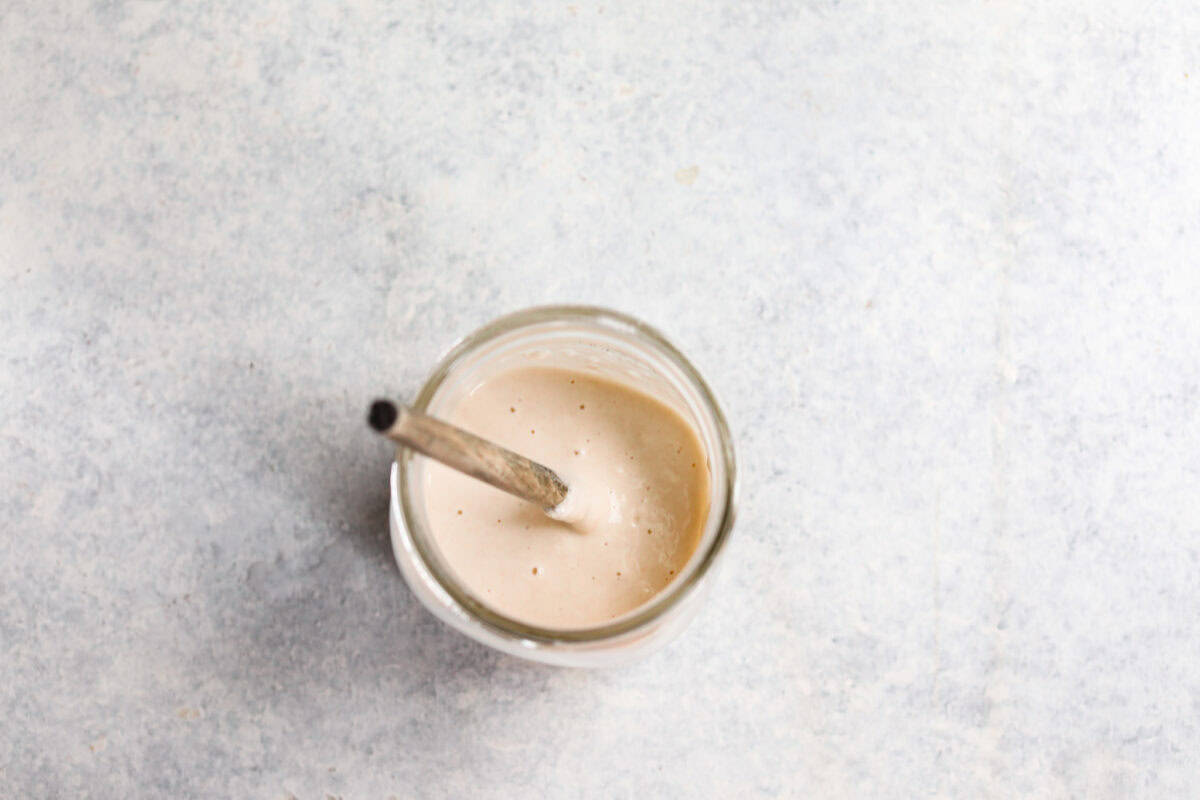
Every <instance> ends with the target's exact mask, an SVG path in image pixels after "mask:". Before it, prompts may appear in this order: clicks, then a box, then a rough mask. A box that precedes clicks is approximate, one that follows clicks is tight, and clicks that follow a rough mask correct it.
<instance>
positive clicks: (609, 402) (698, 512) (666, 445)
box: [425, 368, 709, 628]
mask: <svg viewBox="0 0 1200 800" xmlns="http://www.w3.org/2000/svg"><path fill="white" fill-rule="evenodd" d="M439 415H440V416H442V417H443V418H444V419H446V420H447V421H448V422H452V423H454V424H456V425H459V426H461V427H463V428H466V429H467V430H469V431H472V432H473V433H476V434H478V435H480V436H483V437H485V438H488V439H491V440H492V441H495V442H498V443H499V444H502V445H504V446H505V447H508V448H510V449H512V450H514V451H516V452H518V453H521V454H523V455H526V456H528V457H530V458H532V459H534V460H535V461H540V462H541V463H543V464H545V465H546V466H548V467H550V468H551V469H553V470H554V471H556V472H557V473H558V474H559V475H560V476H562V478H563V479H564V480H565V481H566V483H567V485H568V486H570V487H571V491H570V495H569V496H568V500H567V504H569V506H570V513H569V516H570V518H571V519H572V520H573V521H572V522H571V523H566V522H561V521H556V520H553V519H550V518H549V517H547V516H546V515H545V514H544V513H543V512H542V510H541V509H539V508H537V507H535V506H533V505H531V504H529V503H526V502H524V501H522V500H518V499H517V498H515V497H512V496H510V495H507V494H505V493H504V492H501V491H500V490H498V489H494V488H492V487H491V486H488V485H487V484H484V483H482V482H480V481H477V480H475V479H473V478H469V477H467V476H465V475H462V474H460V473H458V472H455V471H454V470H452V469H450V468H448V467H445V466H443V465H441V464H438V463H436V462H433V461H428V462H427V464H426V476H425V505H426V512H427V516H428V519H429V526H430V529H431V531H432V533H433V537H434V539H435V540H436V542H437V544H438V546H439V547H440V549H441V551H442V554H443V556H444V557H445V559H446V561H447V562H448V563H449V564H450V566H451V567H452V568H453V569H454V571H455V573H456V574H457V575H458V577H459V579H460V580H462V581H463V583H464V584H465V585H466V586H467V588H468V589H469V590H470V591H471V592H472V593H473V594H475V595H476V596H477V597H479V598H481V599H482V600H484V601H485V602H486V603H488V604H489V605H490V606H492V607H493V608H495V609H496V610H497V611H499V612H501V613H503V614H506V615H508V616H511V617H514V618H517V619H520V620H523V621H525V622H527V623H531V624H535V625H541V626H546V627H554V628H579V627H587V626H590V625H597V624H601V623H604V622H607V621H609V620H611V619H613V618H614V617H617V616H620V615H621V614H624V613H625V612H627V611H630V610H631V609H633V608H636V607H637V606H639V605H641V604H642V603H644V602H645V601H647V600H649V599H650V598H651V597H653V596H654V595H655V594H656V593H657V592H659V591H661V590H662V589H663V587H665V586H666V585H667V584H669V583H670V582H671V581H672V580H674V579H675V577H676V576H677V575H679V573H680V571H681V570H682V569H683V566H684V564H686V563H687V560H688V558H689V557H690V556H691V555H692V553H693V552H694V551H695V549H696V545H697V542H698V541H699V538H700V534H701V531H702V530H703V527H704V522H705V519H706V518H707V516H708V495H709V474H708V464H707V461H706V459H705V455H704V448H703V445H702V444H701V442H700V439H699V437H698V436H697V435H696V432H695V430H694V429H693V428H692V426H691V425H690V424H689V423H688V422H686V421H685V420H684V419H683V418H682V417H681V416H680V415H679V414H677V413H676V412H675V411H674V410H672V409H671V408H669V407H667V406H666V405H664V404H663V403H661V402H659V401H658V400H655V399H654V398H652V397H649V396H647V395H645V394H642V393H641V392H638V391H637V390H635V389H632V388H630V387H628V386H624V385H622V384H619V383H614V382H612V381H608V380H604V379H600V378H596V377H592V376H588V375H584V374H580V373H574V372H569V371H566V370H560V369H551V368H523V369H517V370H513V371H509V372H503V373H500V374H498V375H495V376H493V377H491V378H488V379H486V380H485V381H483V382H482V383H481V384H480V385H479V386H477V387H475V389H474V390H473V391H471V392H470V394H468V395H467V396H466V397H465V398H464V399H463V400H462V402H461V403H459V404H458V405H457V406H456V407H454V408H451V409H449V410H444V409H443V410H440V412H439Z"/></svg>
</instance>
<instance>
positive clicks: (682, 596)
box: [390, 306, 737, 667]
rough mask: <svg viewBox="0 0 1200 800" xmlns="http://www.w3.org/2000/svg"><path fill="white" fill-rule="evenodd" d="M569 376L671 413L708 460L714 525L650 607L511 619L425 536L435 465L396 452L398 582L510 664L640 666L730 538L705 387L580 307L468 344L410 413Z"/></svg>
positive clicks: (486, 333) (556, 310) (627, 320)
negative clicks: (554, 620) (549, 376)
mask: <svg viewBox="0 0 1200 800" xmlns="http://www.w3.org/2000/svg"><path fill="white" fill-rule="evenodd" d="M539 367H540V368H551V369H562V370H569V371H571V372H573V373H577V374H581V375H586V376H592V377H596V378H599V379H603V380H608V381H612V382H615V383H617V384H622V385H625V386H628V387H630V388H632V389H634V390H636V391H638V392H641V393H643V394H646V395H649V396H650V397H652V398H654V399H655V400H657V401H658V402H660V403H662V404H664V405H666V406H667V407H669V408H670V409H672V410H673V411H675V412H676V413H677V414H678V415H679V416H680V417H682V418H683V419H684V420H686V421H687V422H688V423H689V424H690V425H691V426H692V427H693V429H694V431H695V433H696V435H697V437H698V439H699V441H700V443H701V445H702V447H703V450H704V453H705V456H706V464H705V465H704V466H705V468H706V469H707V470H708V473H709V474H708V479H709V480H708V482H707V487H708V489H707V491H708V498H707V499H708V513H707V517H706V519H705V521H704V524H703V526H702V528H701V530H700V535H699V539H698V543H697V545H696V547H695V549H694V551H693V552H692V553H691V556H690V558H688V560H687V561H686V563H685V564H684V565H683V567H682V568H681V569H680V570H679V572H678V574H677V575H675V576H674V578H673V579H672V580H671V581H670V582H669V583H668V584H667V585H666V586H665V587H663V588H662V589H661V590H660V591H658V592H657V593H656V594H653V595H652V596H651V597H649V598H648V599H647V600H646V601H645V602H644V603H642V604H641V605H639V606H637V607H636V608H633V609H632V610H630V611H628V612H627V613H624V614H622V615H620V616H618V617H616V618H615V619H612V620H609V621H606V622H604V623H602V624H597V625H594V626H591V627H578V628H552V627H541V626H538V625H535V624H531V623H530V622H528V621H523V620H520V619H516V618H513V617H511V616H506V615H505V614H503V613H501V612H500V611H499V610H497V609H496V608H494V607H492V606H490V605H489V604H488V603H487V602H486V601H485V600H484V599H483V598H481V597H479V596H477V593H476V592H473V591H472V589H471V588H470V587H468V586H467V585H466V584H465V583H464V582H463V581H462V580H461V579H460V577H459V576H458V575H457V574H456V572H455V568H454V564H453V563H450V562H448V561H447V560H446V559H445V558H444V556H443V553H442V552H441V550H440V548H439V547H438V544H437V539H436V537H435V536H434V535H433V533H432V531H431V530H430V527H429V517H428V514H427V511H426V498H425V496H424V492H425V486H426V480H425V477H426V470H427V469H429V464H430V462H429V461H428V460H427V459H425V458H424V457H423V456H420V455H417V454H414V453H412V452H410V451H408V450H405V449H399V450H397V454H396V461H395V463H394V464H393V467H392V473H391V504H390V527H391V536H392V548H393V550H394V552H395V556H396V562H397V563H398V565H399V567H400V572H401V574H402V575H403V576H404V579H405V581H407V583H408V585H409V587H410V588H411V589H412V590H413V592H414V594H416V596H417V598H418V599H419V600H420V601H421V602H422V603H423V604H424V605H425V606H426V608H428V609H429V610H430V611H431V612H433V614H434V615H435V616H437V617H438V618H439V619H441V620H443V621H444V622H446V623H447V624H449V625H450V626H452V627H454V628H456V629H457V630H459V631H461V632H462V633H464V634H466V635H467V636H469V637H471V638H472V639H475V640H476V641H479V642H482V643H483V644H485V645H488V646H490V647H493V648H495V649H497V650H500V651H502V652H505V653H509V654H511V655H515V656H518V657H521V658H526V659H530V660H533V661H540V662H543V663H547V664H556V665H561V666H577V667H600V666H610V665H618V664H622V663H626V662H629V661H631V660H634V659H636V658H639V657H642V656H645V655H647V654H649V653H650V652H652V651H653V650H655V649H657V648H659V647H661V646H662V645H663V644H665V643H666V642H668V641H669V640H670V639H672V638H673V637H674V636H676V635H677V634H678V633H679V632H680V631H681V630H683V628H684V627H685V626H686V625H687V623H688V622H689V621H690V620H691V619H692V617H693V616H695V614H696V611H697V610H698V609H699V607H700V605H701V602H702V600H703V598H704V596H705V595H706V594H707V591H708V590H709V588H710V587H711V585H712V582H713V579H714V577H715V568H716V567H717V565H718V563H719V561H720V556H721V553H722V550H723V547H724V545H725V542H726V540H727V539H728V537H729V533H730V530H731V528H732V526H733V518H734V509H735V504H736V487H737V482H736V471H735V464H734V453H733V441H732V439H731V437H730V433H729V428H728V425H727V424H726V422H725V418H724V415H723V414H722V412H721V409H720V407H719V405H718V403H717V401H716V398H715V397H714V396H713V394H712V392H711V390H710V389H709V388H708V386H707V385H706V384H705V382H704V379H703V378H701V377H700V374H699V373H698V372H697V371H696V369H695V368H694V367H693V366H692V365H691V364H690V363H689V362H688V361H687V359H686V358H684V356H683V355H682V354H681V353H680V352H679V351H678V350H676V349H675V348H674V347H673V346H672V345H671V344H670V343H669V342H667V340H666V339H665V338H663V336H662V335H661V334H659V333H658V332H657V331H655V330H654V329H653V328H651V327H649V326H647V325H645V324H643V323H641V322H639V321H637V320H635V319H633V318H631V317H628V316H626V315H623V314H619V313H616V312H613V311H609V310H605V309H601V308H592V307H584V306H552V307H543V308H533V309H528V310H525V311H520V312H517V313H515V314H511V315H509V316H505V317H501V318H500V319H498V320H496V321H494V322H492V323H491V324H489V325H487V326H485V327H483V328H481V329H480V330H478V331H476V332H475V333H473V334H471V335H470V336H468V337H467V338H465V339H464V340H463V341H461V342H460V343H459V344H458V345H456V346H455V347H454V348H453V349H452V350H451V351H450V353H449V354H448V355H447V356H446V357H445V358H444V359H443V360H442V361H441V363H440V364H439V365H438V366H437V368H436V369H435V370H434V372H433V374H432V375H431V376H430V378H429V380H428V381H426V383H425V386H424V387H423V388H422V390H421V392H420V394H419V395H418V397H417V399H416V401H415V402H414V403H413V407H414V408H416V409H417V410H419V411H424V412H426V413H429V414H432V415H434V416H443V417H448V416H449V413H448V412H451V411H453V409H454V408H455V407H456V405H457V404H458V403H459V402H460V401H461V400H462V399H463V398H464V396H465V395H466V394H467V393H468V392H470V391H472V390H473V389H474V388H475V387H477V386H479V385H480V383H481V382H482V381H484V380H485V379H487V378H488V377H489V376H494V375H497V374H500V373H504V372H507V371H510V370H518V369H522V368H539Z"/></svg>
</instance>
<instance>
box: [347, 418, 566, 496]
mask: <svg viewBox="0 0 1200 800" xmlns="http://www.w3.org/2000/svg"><path fill="white" fill-rule="evenodd" d="M369 420H370V423H371V427H373V428H375V430H377V431H379V432H380V433H382V434H383V435H384V436H386V437H388V438H389V439H391V440H392V441H395V442H398V443H399V444H402V445H404V446H405V447H411V448H412V449H413V450H416V451H417V452H418V453H424V454H425V455H427V456H429V457H430V458H432V459H436V460H437V461H440V462H442V463H443V464H445V465H446V466H448V467H453V468H454V469H456V470H458V471H459V472H463V473H466V474H467V475H470V476H471V477H473V478H478V479H479V480H481V481H484V482H485V483H490V484H491V485H492V486H495V487H496V488H497V489H501V490H503V491H505V492H508V493H509V494H512V495H516V496H517V497H520V498H521V499H522V500H528V501H529V502H531V503H537V504H538V505H540V506H541V507H542V508H545V509H552V508H554V507H555V506H557V505H558V504H559V503H561V502H562V501H563V498H565V497H566V496H567V485H566V484H565V483H563V481H562V478H560V477H558V475H556V474H554V471H553V470H551V469H549V468H548V467H544V466H542V465H541V464H539V463H537V462H536V461H531V460H529V459H528V458H526V457H525V456H523V455H520V454H518V453H514V452H513V451H512V450H509V449H507V448H505V447H501V446H500V445H498V444H494V443H492V442H489V441H487V440H486V439H480V438H479V437H478V436H476V435H475V434H473V433H468V432H467V431H464V430H463V429H462V428H457V427H455V426H453V425H450V424H448V423H445V422H442V421H441V420H439V419H435V418H434V417H430V416H428V415H426V414H422V413H421V412H419V411H414V410H413V409H411V408H409V407H407V406H403V405H401V406H398V407H397V406H396V405H395V404H394V403H391V402H389V401H387V400H378V401H376V402H375V403H374V405H372V406H371V414H370V418H369Z"/></svg>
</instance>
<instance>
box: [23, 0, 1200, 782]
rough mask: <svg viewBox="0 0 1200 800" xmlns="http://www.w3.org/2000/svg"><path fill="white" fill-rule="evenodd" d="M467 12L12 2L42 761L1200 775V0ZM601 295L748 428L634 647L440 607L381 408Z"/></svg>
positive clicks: (52, 764)
mask: <svg viewBox="0 0 1200 800" xmlns="http://www.w3.org/2000/svg"><path fill="white" fill-rule="evenodd" d="M438 5H443V4H428V5H426V4H420V5H417V4H384V3H374V2H371V1H370V0H364V1H363V2H355V3H339V4H330V5H323V4H316V3H313V4H307V3H287V2H275V3H272V4H267V5H264V6H262V7H258V8H254V9H252V10H251V9H248V8H246V7H245V4H242V3H224V4H202V3H166V2H105V3H95V4H90V5H88V4H84V3H75V4H63V3H41V2H16V3H12V2H9V3H6V4H5V8H4V10H3V11H0V490H2V495H0V530H2V537H3V538H2V539H0V548H2V549H0V720H2V722H0V795H3V796H5V797H18V796H31V797H83V796H90V797H103V798H109V797H112V798H116V797H166V796H172V797H175V796H179V797H189V796H209V797H264V798H281V797H287V796H288V795H289V793H291V794H294V795H296V796H298V797H302V798H307V797H324V796H325V795H326V794H331V795H334V796H344V797H346V798H358V797H364V798H365V797H386V796H388V795H389V794H394V795H395V796H397V797H443V796H459V797H465V796H471V797H480V798H492V797H494V798H504V797H513V796H516V795H517V794H518V792H520V791H523V790H529V791H531V792H533V793H534V794H533V796H539V795H540V794H542V793H543V792H544V793H548V794H550V795H552V796H563V797H580V796H582V797H605V798H607V797H667V796H696V797H701V796H708V797H731V796H739V797H747V796H754V797H759V796H808V795H815V796H825V797H837V796H846V797H851V796H858V797H863V796H872V797H903V798H908V797H921V796H942V797H978V796H987V795H995V796H1003V797H1013V796H1044V797H1067V796H1079V797H1085V796H1086V797H1099V798H1121V797H1133V796H1154V797H1166V796H1194V795H1195V794H1196V792H1197V791H1200V766H1198V763H1197V757H1196V747H1197V742H1198V741H1200V729H1198V726H1200V722H1198V720H1200V632H1198V631H1197V620H1198V619H1200V563H1198V560H1200V559H1198V556H1200V502H1198V499H1200V358H1198V354H1200V263H1198V256H1197V253H1200V228H1198V221H1200V199H1198V198H1200V114H1198V113H1197V109H1198V108H1200V44H1198V43H1200V15H1198V14H1196V13H1194V12H1186V11H1184V10H1183V9H1184V8H1185V7H1186V6H1188V5H1189V4H1186V3H1177V4H1165V5H1158V6H1154V7H1153V9H1151V8H1150V7H1147V6H1146V4H1144V3H1136V4H1135V3H1129V4H1120V5H1115V6H1112V5H1108V4H1093V7H1092V10H1090V11H1088V12H1087V13H1086V14H1084V13H1064V12H1059V11H1054V10H1048V9H1043V8H1039V6H1040V5H1042V4H1038V3H1028V4H1007V3H987V4H984V3H971V4H963V5H962V6H961V7H958V8H942V7H934V4H929V3H908V4H901V5H886V4H884V5H876V4H867V5H863V4H859V3H853V2H851V3H834V2H829V3H822V2H814V3H808V4H805V5H802V6H799V7H794V8H791V9H788V8H785V7H784V6H782V5H774V4H772V5H764V6H762V7H761V8H759V9H757V10H753V9H751V8H750V7H748V6H746V5H745V4H742V3H736V2H730V3H718V4H711V3H709V4H702V5H700V6H697V7H695V8H694V10H685V8H684V6H685V4H683V3H680V4H670V6H669V8H670V10H663V9H661V8H660V9H659V10H657V11H650V10H637V9H636V7H633V6H629V7H626V6H621V5H616V4H613V3H609V2H606V3H604V5H602V6H598V5H595V4H589V3H582V2H581V3H578V4H576V5H573V6H564V7H558V6H553V5H545V6H541V7H538V8H536V9H533V10H528V11H526V10H519V9H516V8H508V7H503V6H495V5H493V4H486V3H484V4H471V3H461V4H451V5H447V6H446V7H444V8H440V9H435V8H434V6H438ZM639 5H640V4H639ZM552 301H580V302H589V303H598V304H604V305H611V306H613V307H616V308H619V309H621V310H624V311H627V312H630V313H633V314H635V315H638V316H640V317H643V318H645V319H647V320H648V321H650V322H652V323H655V324H657V325H659V326H661V327H662V328H663V329H664V330H665V331H666V332H667V333H668V334H669V335H670V336H672V337H673V338H674V339H675V340H676V341H677V343H678V344H680V346H681V347H683V348H684V349H685V351H687V352H688V353H689V354H690V355H691V356H693V357H694V360H695V361H696V362H697V364H698V365H699V366H700V367H701V368H702V369H703V370H704V371H705V372H706V373H707V375H708V376H709V378H710V380H711V382H712V383H713V384H714V386H715V387H716V389H717V390H718V392H720V393H721V394H722V395H723V397H724V399H725V403H726V406H727V410H728V412H729V414H730V417H731V419H732V421H733V424H734V427H735V429H736V433H737V436H738V441H739V447H740V453H739V454H740V458H741V464H742V470H743V478H744V484H743V495H742V513H741V519H740V524H739V526H738V529H737V531H736V538H735V541H734V544H733V547H732V549H731V551H730V552H729V554H728V561H727V562H726V569H725V571H724V573H723V575H722V576H721V579H720V581H719V583H718V585H717V587H716V591H715V593H714V601H713V602H712V603H711V604H710V605H709V606H708V607H707V608H706V610H705V611H704V612H702V614H701V616H700V617H699V619H698V620H697V622H696V624H694V625H693V626H692V628H690V629H689V631H688V632H687V633H686V634H685V635H684V636H683V637H682V638H681V639H680V640H678V641H677V642H676V643H675V644H674V645H673V646H671V647H670V648H669V649H668V650H666V651H664V652H662V653H661V654H658V655H656V656H654V657H653V658H651V659H650V660H648V661H646V662H644V663H641V664H639V665H637V666H634V667H632V668H629V669H625V670H621V671H616V672H594V673H590V672H574V671H557V670H553V669H548V668H540V667H535V666H530V665H525V664H523V663H520V662H517V661H514V660H511V659H509V658H506V657H501V656H498V655H495V654H493V653H491V652H489V651H487V650H485V649H483V648H481V647H479V646H476V645H474V644H472V643H469V642H468V641H466V640H464V639H463V638H461V637H459V636H457V635H455V634H453V633H451V632H450V631H448V630H446V629H444V628H443V627H442V626H441V625H439V624H437V623H435V622H434V621H433V620H432V619H431V618H430V617H429V616H428V615H427V614H426V613H424V612H423V611H422V610H421V609H420V608H418V607H417V606H416V604H415V603H414V601H413V599H412V598H411V596H410V595H409V593H408V591H407V590H406V589H405V588H404V586H403V584H402V583H401V581H400V580H399V578H398V574H397V571H396V569H395V567H394V565H393V564H392V562H391V560H390V555H389V552H388V548H387V545H386V540H385V500H386V498H385V479H386V467H387V459H388V453H387V448H386V447H383V446H381V444H380V442H378V441H375V440H374V439H373V438H372V437H371V436H370V435H369V434H368V432H367V431H366V430H365V427H364V425H363V419H362V418H363V412H364V409H365V401H366V400H367V399H368V398H370V397H372V396H373V395H375V394H376V393H378V392H380V391H381V390H382V391H388V392H393V393H395V394H397V395H401V396H403V395H409V394H411V393H412V392H413V391H414V390H415V388H416V387H417V386H418V385H419V382H420V381H421V379H422V377H423V376H424V374H425V373H426V371H427V370H428V369H429V367H430V366H431V365H432V363H433V362H434V360H435V358H436V357H437V355H438V354H439V353H440V352H441V351H442V350H443V349H444V348H446V347H447V346H448V345H449V344H450V343H451V342H452V341H453V340H454V339H455V338H457V337H458V336H460V335H462V334H465V333H467V332H468V331H469V330H471V329H473V328H474V327H476V326H477V325H479V324H481V323H483V322H484V321H486V320H488V319H489V318H491V317H493V316H494V315H497V314H499V313H501V312H505V311H510V310H514V309H516V308H519V307H523V306H527V305H532V304H538V303H545V302H552Z"/></svg>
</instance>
